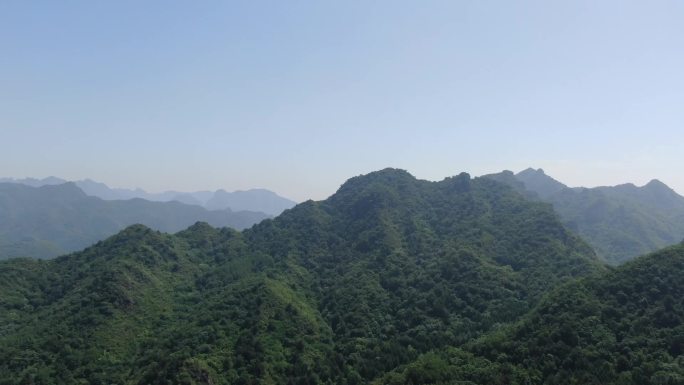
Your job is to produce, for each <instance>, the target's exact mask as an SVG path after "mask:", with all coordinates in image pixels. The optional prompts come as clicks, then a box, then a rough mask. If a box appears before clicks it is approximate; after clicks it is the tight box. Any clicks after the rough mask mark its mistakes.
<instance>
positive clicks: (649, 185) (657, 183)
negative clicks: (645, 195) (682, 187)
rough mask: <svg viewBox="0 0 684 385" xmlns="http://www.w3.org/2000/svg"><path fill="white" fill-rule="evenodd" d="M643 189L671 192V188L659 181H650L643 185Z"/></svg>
mask: <svg viewBox="0 0 684 385" xmlns="http://www.w3.org/2000/svg"><path fill="white" fill-rule="evenodd" d="M644 187H645V188H649V189H658V190H668V191H669V190H671V188H670V187H669V186H668V185H666V184H665V183H663V182H661V181H659V180H658V179H651V181H650V182H648V183H646V184H645V185H644Z"/></svg>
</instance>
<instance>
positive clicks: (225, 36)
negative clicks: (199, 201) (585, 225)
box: [0, 0, 684, 200]
mask: <svg viewBox="0 0 684 385" xmlns="http://www.w3.org/2000/svg"><path fill="white" fill-rule="evenodd" d="M682 20H684V2H682V1H679V0H671V1H659V0H653V1H625V0H619V1H617V0H616V1H596V0H590V1H581V0H580V1H575V0H573V1H548V0H545V1H504V0H502V1H486V0H477V1H456V0H452V1H397V0H392V1H244V2H242V1H240V2H238V1H216V2H212V1H192V2H191V1H183V2H180V1H178V2H173V1H159V2H153V1H9V0H7V1H2V2H0V139H1V141H0V176H16V177H24V176H33V177H44V176H48V175H56V176H60V177H63V178H68V179H80V178H85V177H90V178H93V179H96V180H99V181H103V182H105V183H108V184H109V185H112V186H116V187H134V186H139V187H142V188H145V189H148V190H151V191H160V190H165V189H177V190H198V189H216V188H226V189H228V190H233V189H241V188H249V187H265V188H270V189H272V190H275V191H277V192H279V193H281V194H283V195H285V196H289V197H292V198H294V199H297V200H303V199H307V198H314V199H321V198H324V197H326V196H327V195H329V194H331V193H332V192H334V191H335V190H336V189H337V187H338V186H339V185H340V184H341V183H342V182H343V181H344V180H345V179H347V178H348V177H351V176H354V175H358V174H361V173H366V172H369V171H372V170H375V169H380V168H383V167H387V166H392V167H399V168H405V169H407V170H409V171H410V172H411V173H413V174H414V175H416V176H418V177H421V178H426V179H435V180H438V179H442V178H443V177H445V176H448V175H453V174H456V173H459V172H461V171H467V172H470V173H471V174H473V175H480V174H483V173H488V172H495V171H500V170H502V169H512V170H515V171H518V170H520V169H523V168H526V167H528V166H534V167H542V168H544V169H545V170H546V171H547V173H549V174H551V175H553V176H555V177H556V178H558V179H560V180H562V181H563V182H565V183H567V184H570V185H587V186H593V185H599V184H616V183H620V182H634V183H637V184H642V183H645V182H647V181H648V180H649V179H651V178H658V179H661V180H662V181H663V182H665V183H667V184H669V185H671V186H672V187H674V188H675V189H677V190H678V191H680V192H684V173H682V171H681V170H682V166H683V165H684V150H682V148H684V22H682Z"/></svg>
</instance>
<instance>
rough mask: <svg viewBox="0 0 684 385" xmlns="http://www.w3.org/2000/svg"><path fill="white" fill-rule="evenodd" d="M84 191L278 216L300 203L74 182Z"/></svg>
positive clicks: (267, 196) (268, 194)
mask: <svg viewBox="0 0 684 385" xmlns="http://www.w3.org/2000/svg"><path fill="white" fill-rule="evenodd" d="M66 182H67V181H66V180H64V179H61V178H56V177H47V178H44V179H36V178H23V179H14V178H0V183H18V184H25V185H28V186H31V187H42V186H50V185H57V184H64V183H66ZM73 183H74V184H76V186H78V188H80V189H81V190H83V192H84V193H86V195H90V196H94V197H98V198H100V199H104V200H129V199H135V198H140V199H145V200H148V201H153V202H172V201H176V202H181V203H185V204H189V205H197V206H202V207H204V208H206V209H207V210H226V209H229V210H232V211H255V212H261V213H265V214H268V215H272V216H276V215H279V214H280V213H282V212H283V211H285V210H287V209H290V208H292V207H294V205H296V204H297V202H295V201H292V200H290V199H287V198H283V197H281V196H280V195H278V194H276V193H274V192H273V191H269V190H266V189H249V190H245V191H233V192H227V191H225V190H217V191H193V192H181V191H164V192H161V193H149V192H147V191H145V190H143V189H140V188H137V189H125V188H112V187H109V186H107V185H106V184H104V183H100V182H96V181H94V180H91V179H83V180H77V181H74V182H73Z"/></svg>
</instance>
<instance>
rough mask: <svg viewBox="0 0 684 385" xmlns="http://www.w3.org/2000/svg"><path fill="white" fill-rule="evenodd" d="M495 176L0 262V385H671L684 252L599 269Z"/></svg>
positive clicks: (136, 232)
mask: <svg viewBox="0 0 684 385" xmlns="http://www.w3.org/2000/svg"><path fill="white" fill-rule="evenodd" d="M511 174H512V173H511ZM504 177H506V178H509V177H511V175H509V174H504V175H503V176H500V177H495V178H493V177H480V178H471V177H470V176H469V175H468V174H465V173H464V174H460V175H458V176H455V177H450V178H446V179H444V180H442V181H440V182H429V181H424V180H418V179H416V178H414V177H413V176H411V175H410V174H409V173H407V172H405V171H402V170H396V169H385V170H381V171H378V172H374V173H370V174H367V175H362V176H358V177H354V178H351V179H350V180H348V181H347V182H346V183H344V184H343V185H342V186H341V187H340V189H339V190H338V191H337V192H336V193H335V194H333V195H332V196H331V197H330V198H328V199H326V200H323V201H318V202H315V201H307V202H304V203H301V204H299V205H297V206H296V207H294V208H293V209H291V210H287V211H285V212H284V213H283V214H281V215H279V216H278V217H276V218H274V219H266V220H264V221H262V222H260V223H259V224H257V225H255V226H253V227H251V228H248V229H246V230H243V231H236V230H232V229H229V228H221V229H217V228H215V227H213V226H210V225H209V224H207V223H201V222H200V223H196V224H194V225H192V226H190V227H189V228H187V229H186V230H183V231H180V232H177V233H175V234H166V233H162V232H158V231H155V230H153V229H150V228H149V227H147V226H142V225H134V226H130V227H128V228H126V229H124V230H123V231H121V232H120V233H118V234H117V235H115V236H113V237H111V238H108V239H106V240H104V241H101V242H97V243H95V244H94V245H92V246H90V247H88V248H86V249H84V250H83V251H80V252H76V253H73V254H70V255H66V256H62V257H59V258H56V259H52V260H48V261H41V260H34V259H12V260H9V261H3V262H0V384H3V385H4V384H24V383H33V384H54V383H87V384H105V383H107V384H111V383H114V384H349V385H351V384H393V385H394V384H445V385H446V384H557V383H563V384H566V383H567V384H635V385H636V384H644V383H653V384H682V383H684V355H683V354H684V326H683V323H684V300H683V299H682V298H684V286H683V283H684V280H682V279H681V277H683V276H684V246H674V247H671V248H669V249H665V250H663V251H660V252H657V253H655V254H653V255H649V256H646V257H638V258H636V259H635V260H633V261H631V262H628V263H626V264H624V265H623V266H620V267H618V268H613V267H609V266H608V265H606V264H605V263H604V262H602V261H601V260H600V259H599V258H598V256H597V255H596V253H595V252H594V251H593V249H592V248H591V246H590V245H589V244H587V243H585V242H584V241H583V240H582V239H581V238H580V237H579V236H577V235H575V234H574V233H573V231H572V230H570V229H569V228H568V227H567V226H566V225H564V224H563V220H562V219H561V217H559V215H558V214H557V213H556V212H555V211H554V208H553V207H552V205H550V204H548V203H545V202H542V201H540V199H539V198H535V199H530V197H531V193H530V192H529V191H528V190H527V189H526V188H525V186H524V185H522V182H520V181H518V182H517V183H511V181H508V182H505V183H502V182H501V181H498V180H495V179H503V178H504ZM509 179H510V178H509ZM512 186H513V187H512Z"/></svg>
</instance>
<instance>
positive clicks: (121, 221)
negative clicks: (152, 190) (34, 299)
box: [0, 182, 269, 259]
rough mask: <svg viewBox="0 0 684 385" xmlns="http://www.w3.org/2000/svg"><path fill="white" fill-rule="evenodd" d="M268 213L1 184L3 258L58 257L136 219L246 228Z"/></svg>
mask: <svg viewBox="0 0 684 385" xmlns="http://www.w3.org/2000/svg"><path fill="white" fill-rule="evenodd" d="M268 217H269V216H268V215H267V214H264V213H260V212H251V211H231V210H217V211H209V210H206V209H204V208H202V207H199V206H195V205H187V204H183V203H180V202H150V201H147V200H144V199H140V198H134V199H130V200H111V201H105V200H102V199H100V198H97V197H92V196H88V195H86V194H85V193H84V192H83V191H82V190H81V189H80V188H79V187H78V186H77V185H76V184H75V183H71V182H70V183H64V184H60V185H44V186H42V187H31V186H27V185H23V184H19V183H0V218H2V220H1V221H0V259H2V258H10V257H19V256H31V257H39V258H50V257H55V256H57V255H60V254H64V253H67V252H71V251H75V250H79V249H82V248H84V247H86V246H88V245H91V244H93V243H95V242H97V241H99V240H101V239H104V238H106V237H108V236H110V235H112V234H115V233H116V232H118V231H120V230H121V229H123V228H124V227H126V226H129V225H132V224H136V223H140V224H144V225H146V226H149V227H151V228H153V229H155V230H160V231H165V232H176V231H179V230H182V229H184V228H186V227H188V226H189V225H191V224H193V223H195V222H197V221H204V222H207V223H210V224H211V225H212V226H217V227H232V228H235V229H244V228H247V227H250V226H252V225H254V224H255V223H258V222H260V221H261V220H263V219H266V218H268Z"/></svg>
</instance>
